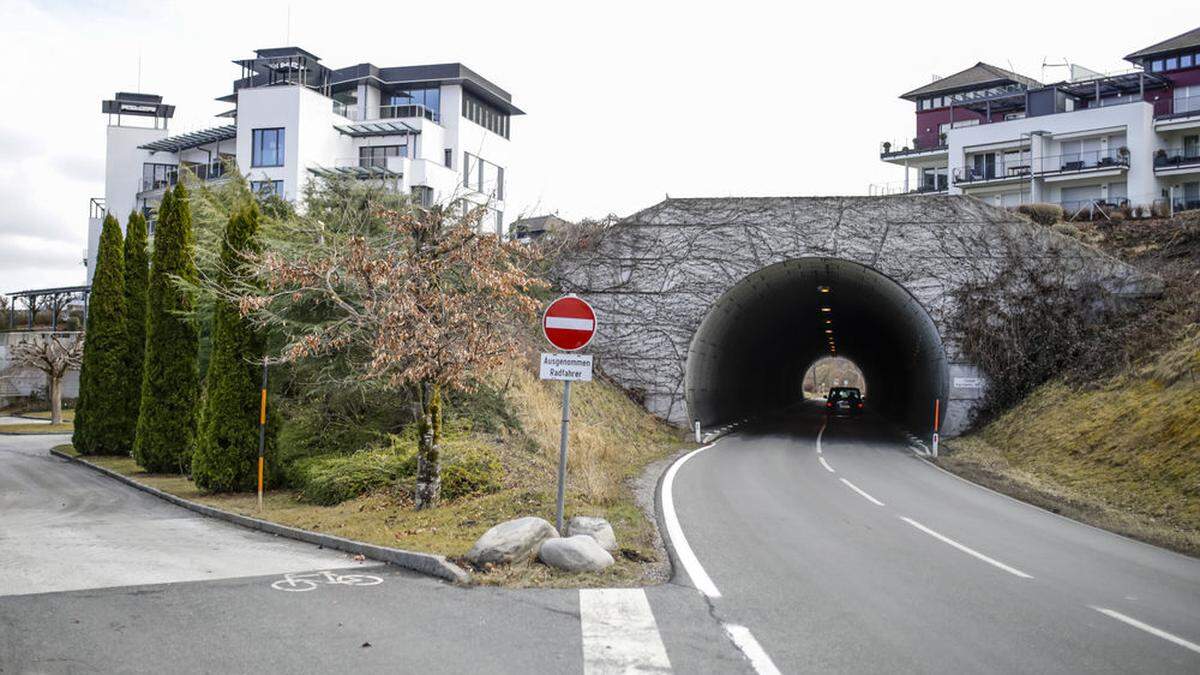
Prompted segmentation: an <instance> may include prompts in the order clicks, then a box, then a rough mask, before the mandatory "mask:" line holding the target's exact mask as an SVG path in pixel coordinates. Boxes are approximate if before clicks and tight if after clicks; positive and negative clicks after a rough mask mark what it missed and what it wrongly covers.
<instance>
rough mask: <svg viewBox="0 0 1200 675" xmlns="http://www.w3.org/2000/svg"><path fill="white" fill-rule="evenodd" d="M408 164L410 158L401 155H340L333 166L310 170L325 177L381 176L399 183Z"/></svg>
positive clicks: (361, 177) (360, 177) (356, 177)
mask: <svg viewBox="0 0 1200 675" xmlns="http://www.w3.org/2000/svg"><path fill="white" fill-rule="evenodd" d="M408 166H409V160H408V158H407V157H402V156H399V155H392V156H388V157H363V156H359V157H339V158H337V159H335V160H333V165H332V166H317V167H311V168H310V169H309V172H310V173H312V174H313V175H316V176H321V177H323V178H339V177H340V178H354V179H358V180H364V179H369V178H380V179H387V180H389V181H394V182H395V183H396V184H399V183H400V182H402V181H403V179H404V174H405V169H406V168H407V167H408Z"/></svg>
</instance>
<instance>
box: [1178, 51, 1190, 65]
mask: <svg viewBox="0 0 1200 675" xmlns="http://www.w3.org/2000/svg"><path fill="white" fill-rule="evenodd" d="M1179 67H1180V68H1191V67H1192V55H1191V54H1184V55H1183V56H1181V57H1179Z"/></svg>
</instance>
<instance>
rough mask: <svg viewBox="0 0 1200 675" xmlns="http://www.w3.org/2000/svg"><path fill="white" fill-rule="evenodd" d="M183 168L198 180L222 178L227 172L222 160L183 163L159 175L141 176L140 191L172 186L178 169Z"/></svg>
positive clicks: (177, 174) (177, 180) (176, 178)
mask: <svg viewBox="0 0 1200 675" xmlns="http://www.w3.org/2000/svg"><path fill="white" fill-rule="evenodd" d="M180 169H183V170H184V171H186V172H189V173H191V174H192V175H193V176H195V177H196V178H197V179H198V180H201V181H210V180H216V179H218V178H223V177H224V176H225V174H226V173H227V171H226V168H225V163H224V162H219V161H218V162H213V163H212V164H184V165H183V166H182V167H176V168H175V169H172V170H169V171H167V172H166V173H165V174H163V175H162V176H161V177H156V178H145V177H143V178H142V192H149V191H150V190H161V189H165V188H169V187H174V186H175V184H176V183H178V182H179V171H180Z"/></svg>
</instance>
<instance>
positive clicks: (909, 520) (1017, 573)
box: [900, 516, 1033, 579]
mask: <svg viewBox="0 0 1200 675" xmlns="http://www.w3.org/2000/svg"><path fill="white" fill-rule="evenodd" d="M900 520H903V521H904V522H906V523H908V524H909V525H912V526H913V527H915V528H917V529H918V530H920V531H922V532H924V533H925V534H928V535H929V536H931V537H933V538H934V539H937V540H939V541H941V542H943V543H946V544H950V545H951V546H953V547H954V548H956V549H958V550H960V551H962V552H963V553H966V554H967V555H972V556H975V557H976V558H979V559H980V560H982V561H983V562H985V563H987V564H989V565H992V566H994V567H998V568H1000V569H1002V570H1004V571H1005V572H1008V573H1009V574H1012V575H1013V576H1018V577H1021V578H1022V579H1032V578H1033V576H1031V575H1029V574H1026V573H1024V572H1022V571H1021V570H1019V569H1017V568H1015V567H1009V566H1008V565H1005V564H1004V563H1002V562H1000V561H999V560H995V559H993V558H989V557H987V556H986V555H984V554H982V553H980V552H979V551H976V550H975V549H973V548H970V547H968V546H963V545H962V544H960V543H958V542H957V541H954V540H953V539H951V538H950V537H947V536H945V535H941V534H938V533H937V532H934V531H933V530H931V529H929V528H928V527H925V526H924V525H922V524H920V523H918V522H917V521H915V520H913V519H912V518H906V517H904V516H900Z"/></svg>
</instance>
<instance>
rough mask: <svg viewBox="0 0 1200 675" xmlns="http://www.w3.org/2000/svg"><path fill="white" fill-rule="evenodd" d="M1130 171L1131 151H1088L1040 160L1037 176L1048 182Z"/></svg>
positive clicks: (1118, 149) (1121, 149)
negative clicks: (1083, 175)
mask: <svg viewBox="0 0 1200 675" xmlns="http://www.w3.org/2000/svg"><path fill="white" fill-rule="evenodd" d="M1128 169H1129V150H1127V149H1125V148H1116V149H1110V150H1088V151H1084V152H1071V153H1066V154H1062V155H1051V156H1048V157H1042V158H1040V159H1039V160H1038V165H1037V175H1038V176H1040V177H1043V178H1046V179H1048V180H1055V179H1058V178H1060V177H1061V178H1070V177H1074V176H1078V175H1081V174H1105V175H1107V174H1108V173H1110V172H1111V173H1119V172H1122V171H1126V170H1128Z"/></svg>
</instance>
